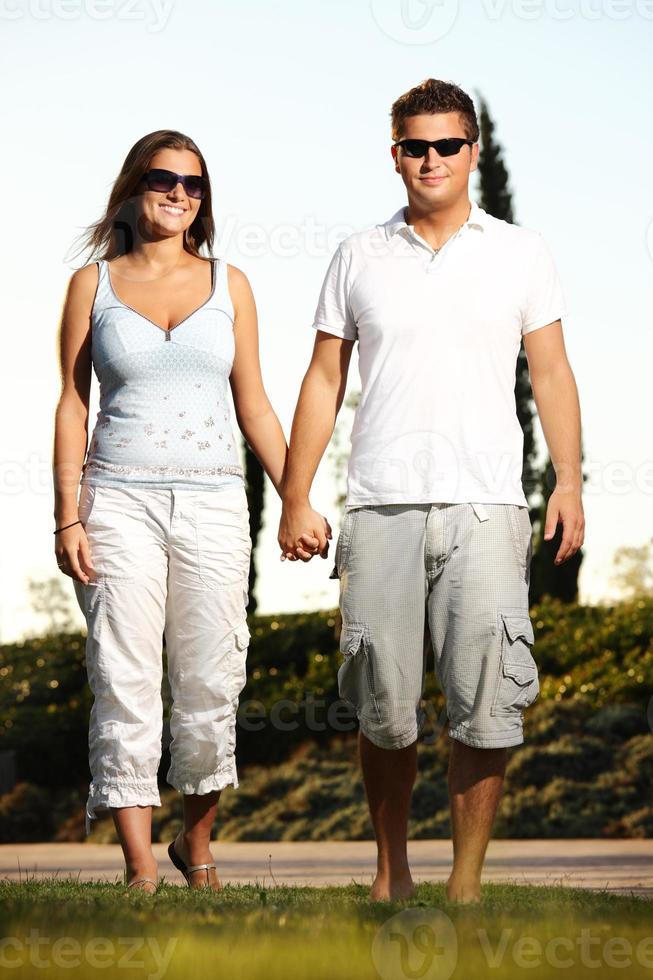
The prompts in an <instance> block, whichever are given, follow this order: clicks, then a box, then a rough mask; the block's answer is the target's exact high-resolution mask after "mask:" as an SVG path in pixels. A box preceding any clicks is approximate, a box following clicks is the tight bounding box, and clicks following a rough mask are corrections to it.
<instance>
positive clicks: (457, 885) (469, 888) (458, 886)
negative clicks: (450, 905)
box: [447, 875, 481, 905]
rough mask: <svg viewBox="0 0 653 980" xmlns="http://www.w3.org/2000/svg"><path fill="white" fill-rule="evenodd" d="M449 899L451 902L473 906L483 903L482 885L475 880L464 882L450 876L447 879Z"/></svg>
mask: <svg viewBox="0 0 653 980" xmlns="http://www.w3.org/2000/svg"><path fill="white" fill-rule="evenodd" d="M447 898H448V900H449V901H450V902H460V903H461V904H465V905H471V904H473V903H474V902H480V901H481V883H480V881H478V880H475V879H468V880H464V879H462V878H454V876H453V875H449V878H448V879H447Z"/></svg>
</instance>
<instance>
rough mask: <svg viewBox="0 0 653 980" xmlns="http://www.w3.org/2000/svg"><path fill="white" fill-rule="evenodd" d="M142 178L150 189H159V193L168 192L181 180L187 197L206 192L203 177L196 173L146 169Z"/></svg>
mask: <svg viewBox="0 0 653 980" xmlns="http://www.w3.org/2000/svg"><path fill="white" fill-rule="evenodd" d="M143 180H144V181H145V183H146V184H147V188H148V190H150V191H159V193H161V194H169V193H170V191H171V190H172V189H173V187H176V186H177V184H178V183H179V182H180V181H181V183H182V185H183V188H184V190H185V191H186V193H187V194H188V196H189V197H198V198H202V197H204V195H205V194H206V181H205V179H204V177H198V176H197V175H196V174H175V173H173V171H172V170H160V169H158V168H156V167H155V169H154V170H148V171H147V173H146V174H143Z"/></svg>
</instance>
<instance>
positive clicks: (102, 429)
mask: <svg viewBox="0 0 653 980" xmlns="http://www.w3.org/2000/svg"><path fill="white" fill-rule="evenodd" d="M211 281H212V288H211V295H210V296H209V298H208V299H207V300H206V301H205V302H204V303H203V304H202V305H201V306H199V307H198V308H197V309H195V310H193V312H192V313H190V314H189V315H188V316H186V317H185V318H184V319H183V320H181V321H180V322H179V323H177V324H175V325H174V326H173V327H172V328H171V329H170V330H165V329H163V328H162V327H161V326H159V325H158V324H156V323H154V321H153V320H150V319H148V317H146V316H144V315H143V314H141V313H139V312H138V311H137V310H134V309H132V308H131V307H130V306H127V305H126V304H125V303H123V302H122V301H121V300H120V299H118V297H117V295H116V294H115V292H114V291H113V288H112V284H111V279H110V276H109V270H108V263H107V261H106V260H105V259H100V261H99V262H98V287H97V292H96V295H95V300H94V303H93V309H92V313H91V329H92V333H91V355H92V360H93V367H94V369H95V373H96V375H97V378H98V381H99V384H100V411H99V412H98V415H97V419H96V423H95V427H94V429H93V434H92V436H91V441H90V444H89V449H88V453H87V456H86V460H85V462H84V466H83V468H82V475H81V482H82V483H89V484H95V485H99V486H109V485H110V486H113V485H115V484H120V483H123V484H124V483H129V484H130V485H133V484H138V485H143V486H157V487H170V486H174V487H177V486H188V487H199V488H204V489H212V488H221V487H225V486H233V485H234V484H237V483H243V482H244V481H243V471H242V467H241V466H240V463H239V457H238V451H237V447H236V440H235V439H234V434H233V430H232V425H231V412H230V406H229V402H228V399H227V394H228V387H227V386H228V383H229V375H230V373H231V367H232V364H233V357H234V352H235V341H234V334H233V321H234V311H233V305H232V303H231V298H230V295H229V288H228V284H227V263H226V262H225V261H224V260H223V259H211Z"/></svg>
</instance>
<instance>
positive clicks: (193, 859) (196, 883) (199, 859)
mask: <svg viewBox="0 0 653 980" xmlns="http://www.w3.org/2000/svg"><path fill="white" fill-rule="evenodd" d="M174 847H175V851H176V852H177V854H178V855H179V857H180V858H181V859H182V861H183V862H184V863H185V864H210V863H211V862H212V861H213V855H212V854H211V850H210V848H209V846H208V844H206V843H204V844H202V845H200V846H199V847H198V846H196V845H193V843H192V841H189V840H188V838H187V837H186V834H185V833H184V831H183V830H180V831H179V833H178V834H177V836H176V837H175V845H174ZM190 887H191V888H210V889H212V890H213V891H220V889H221V888H222V885H221V884H220V879H219V878H218V872H217V871H216V869H215V868H205V869H204V868H203V869H202V870H199V871H191V872H190Z"/></svg>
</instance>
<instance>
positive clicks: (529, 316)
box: [521, 232, 566, 334]
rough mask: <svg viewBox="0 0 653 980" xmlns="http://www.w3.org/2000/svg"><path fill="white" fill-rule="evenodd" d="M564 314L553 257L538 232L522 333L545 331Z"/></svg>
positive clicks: (564, 306)
mask: <svg viewBox="0 0 653 980" xmlns="http://www.w3.org/2000/svg"><path fill="white" fill-rule="evenodd" d="M564 313H566V304H565V297H564V293H563V291H562V284H561V282H560V278H559V276H558V271H557V269H556V265H555V262H554V260H553V255H552V254H551V250H550V248H549V246H548V245H547V243H546V242H545V241H544V239H543V237H542V235H540V234H539V232H538V233H537V236H536V240H535V254H534V258H533V259H532V261H531V265H530V274H529V277H528V282H527V287H526V296H525V299H524V304H523V307H522V331H521V332H522V334H525V333H530V332H531V330H537V328H538V327H545V326H546V325H547V324H548V323H553V322H554V321H555V320H559V319H560V318H561V317H562V316H563V314H564Z"/></svg>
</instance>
